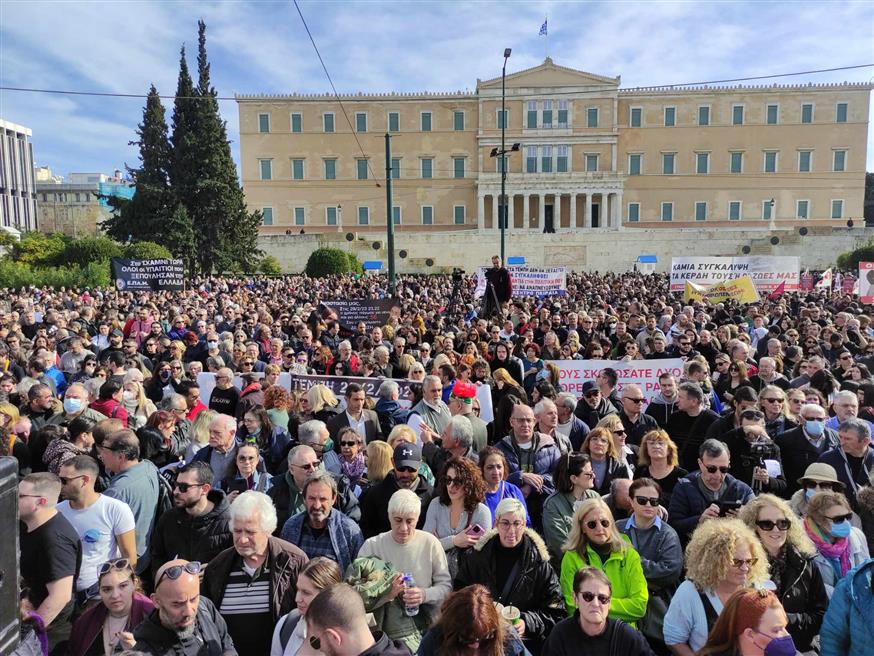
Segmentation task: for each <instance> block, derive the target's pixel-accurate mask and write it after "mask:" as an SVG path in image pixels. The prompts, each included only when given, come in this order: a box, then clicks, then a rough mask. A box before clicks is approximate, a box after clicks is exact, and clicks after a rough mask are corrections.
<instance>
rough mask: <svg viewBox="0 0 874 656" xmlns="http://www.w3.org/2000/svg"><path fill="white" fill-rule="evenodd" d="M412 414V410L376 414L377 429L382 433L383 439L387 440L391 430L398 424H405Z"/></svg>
mask: <svg viewBox="0 0 874 656" xmlns="http://www.w3.org/2000/svg"><path fill="white" fill-rule="evenodd" d="M412 414H413V411H412V410H403V409H400V408H399V409H398V410H395V411H394V412H380V413H378V415H377V417H378V418H379V429H380V430H381V431H382V434H383V437H384V439H388V434H389V433H391V429H392V428H394V427H395V426H397V425H399V424H406V423H407V422H408V421H409V419H410V415H412Z"/></svg>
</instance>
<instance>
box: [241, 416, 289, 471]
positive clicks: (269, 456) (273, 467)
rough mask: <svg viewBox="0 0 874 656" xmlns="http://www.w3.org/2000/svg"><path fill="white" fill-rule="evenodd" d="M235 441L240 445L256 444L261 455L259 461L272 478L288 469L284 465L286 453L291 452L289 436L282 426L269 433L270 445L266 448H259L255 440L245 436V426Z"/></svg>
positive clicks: (258, 443)
mask: <svg viewBox="0 0 874 656" xmlns="http://www.w3.org/2000/svg"><path fill="white" fill-rule="evenodd" d="M237 441H238V442H240V443H241V444H242V443H243V442H249V443H251V444H257V445H258V452H259V453H260V455H261V461H262V462H263V463H264V467H265V468H266V469H267V471H268V472H269V473H270V474H271V475H272V476H276V475H277V474H282V473H284V472H285V471H286V470H287V469H288V465H287V464H286V463H287V459H288V452H289V451H290V450H291V436H290V435H289V434H288V431H287V430H285V429H284V428H283V427H282V426H274V427H273V430H272V431H271V433H270V443H269V444H267V445H266V446H261V444H260V442H259V440H258V439H257V438H249V437H248V435H246V428H245V426H243V427H242V428H241V429H240V430H239V431H238V432H237Z"/></svg>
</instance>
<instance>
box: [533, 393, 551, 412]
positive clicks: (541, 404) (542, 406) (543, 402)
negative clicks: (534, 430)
mask: <svg viewBox="0 0 874 656" xmlns="http://www.w3.org/2000/svg"><path fill="white" fill-rule="evenodd" d="M550 405H551V406H555V403H553V401H552V399H547V398H546V397H544V398H542V399H540V400H539V401H538V402H537V405H535V406H534V414H535V415H539V414H540V413H541V412H544V411H545V410H546V409H547V408H548V407H549V406H550Z"/></svg>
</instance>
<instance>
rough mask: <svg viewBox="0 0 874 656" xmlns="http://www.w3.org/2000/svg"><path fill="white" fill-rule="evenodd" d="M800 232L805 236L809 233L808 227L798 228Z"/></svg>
mask: <svg viewBox="0 0 874 656" xmlns="http://www.w3.org/2000/svg"><path fill="white" fill-rule="evenodd" d="M798 234H799V235H801V236H802V237H803V236H804V235H806V234H807V228H799V229H798Z"/></svg>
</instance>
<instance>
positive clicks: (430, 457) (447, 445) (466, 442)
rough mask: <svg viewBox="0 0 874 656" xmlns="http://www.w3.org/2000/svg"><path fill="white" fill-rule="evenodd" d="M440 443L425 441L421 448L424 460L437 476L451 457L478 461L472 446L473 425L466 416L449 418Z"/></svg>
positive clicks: (475, 462)
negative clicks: (438, 444)
mask: <svg viewBox="0 0 874 656" xmlns="http://www.w3.org/2000/svg"><path fill="white" fill-rule="evenodd" d="M440 438H441V445H440V446H439V447H438V446H437V445H436V444H433V443H430V442H429V443H426V444H425V446H424V447H423V448H422V455H423V456H424V458H425V462H427V463H428V465H429V466H430V467H431V471H433V472H435V474H436V475H437V476H439V475H440V472H442V471H443V466H444V465H445V464H446V462H447V461H448V460H450V459H451V458H453V457H459V458H467V459H468V460H470V461H471V462H472V463H474V464H478V463H479V456H478V455H477V452H476V449H474V448H473V427H472V426H471V424H470V420H469V419H468V418H467V417H464V416H462V415H458V416H456V417H453V418H452V419H450V420H449V423H448V424H446V428H444V429H443V433H442V435H441V436H440Z"/></svg>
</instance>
